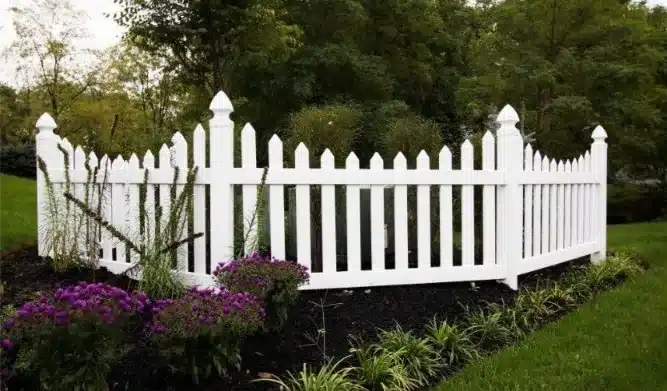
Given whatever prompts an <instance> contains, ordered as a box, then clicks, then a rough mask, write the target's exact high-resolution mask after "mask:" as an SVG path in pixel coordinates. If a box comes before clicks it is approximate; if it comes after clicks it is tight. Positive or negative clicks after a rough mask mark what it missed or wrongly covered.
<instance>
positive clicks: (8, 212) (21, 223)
mask: <svg viewBox="0 0 667 391" xmlns="http://www.w3.org/2000/svg"><path fill="white" fill-rule="evenodd" d="M36 193H37V186H36V184H35V181H33V180H30V179H25V178H18V177H15V176H11V175H5V174H0V200H2V201H1V202H0V252H4V251H7V250H12V249H15V248H18V247H21V246H24V245H29V244H34V243H35V242H36V240H37V213H36V212H35V211H36V210H37V196H36Z"/></svg>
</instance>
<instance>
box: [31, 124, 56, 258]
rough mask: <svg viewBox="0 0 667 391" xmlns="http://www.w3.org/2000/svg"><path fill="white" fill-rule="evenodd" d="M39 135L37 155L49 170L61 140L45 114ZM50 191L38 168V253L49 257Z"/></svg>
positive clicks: (36, 145)
mask: <svg viewBox="0 0 667 391" xmlns="http://www.w3.org/2000/svg"><path fill="white" fill-rule="evenodd" d="M35 127H36V128H37V135H36V136H35V155H36V156H39V157H40V158H42V160H43V161H44V163H46V167H47V168H51V167H52V163H53V162H54V157H56V158H57V157H58V153H60V151H58V142H59V141H60V138H59V137H58V136H56V134H55V133H53V130H54V129H55V128H56V127H58V125H56V121H54V120H53V118H52V117H51V116H50V115H49V114H48V113H44V114H42V116H41V117H39V119H38V120H37V124H36V125H35ZM48 213H49V212H48V190H47V188H46V180H45V179H44V173H42V170H40V169H39V167H37V251H38V253H39V255H40V256H42V257H46V256H48V255H49V247H50V246H49V239H48V238H47V237H46V236H45V235H48V233H49V232H50V231H51V229H50V227H49V216H48Z"/></svg>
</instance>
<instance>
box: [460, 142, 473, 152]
mask: <svg viewBox="0 0 667 391" xmlns="http://www.w3.org/2000/svg"><path fill="white" fill-rule="evenodd" d="M472 150H473V146H472V143H471V142H470V140H468V139H466V141H464V142H463V144H461V153H470V152H472Z"/></svg>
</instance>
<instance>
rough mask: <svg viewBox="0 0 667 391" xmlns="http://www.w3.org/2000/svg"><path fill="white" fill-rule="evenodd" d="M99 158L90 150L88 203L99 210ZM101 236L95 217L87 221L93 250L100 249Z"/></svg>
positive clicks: (87, 230) (88, 242)
mask: <svg viewBox="0 0 667 391" xmlns="http://www.w3.org/2000/svg"><path fill="white" fill-rule="evenodd" d="M99 164H100V163H99V160H98V159H97V155H95V152H90V154H89V155H88V169H89V170H90V182H91V183H90V186H88V205H89V206H90V208H91V209H92V210H93V211H95V212H97V207H98V205H99V202H100V187H99V185H98V184H97V172H98V171H99V168H98V167H99ZM101 239H102V238H101V237H100V226H99V224H97V223H96V222H95V220H93V219H89V220H88V221H87V223H86V242H87V245H88V246H90V248H91V250H92V251H98V250H99V248H98V246H99V241H100V240H101ZM89 255H91V256H96V257H97V256H99V253H97V254H89Z"/></svg>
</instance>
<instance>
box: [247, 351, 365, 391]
mask: <svg viewBox="0 0 667 391" xmlns="http://www.w3.org/2000/svg"><path fill="white" fill-rule="evenodd" d="M344 360H345V358H343V359H341V360H340V361H338V362H336V363H333V362H328V363H326V364H325V365H324V366H322V367H321V368H320V370H319V371H318V372H313V371H312V370H310V369H309V368H308V367H307V366H306V364H303V370H301V372H299V373H298V374H297V375H294V374H292V373H291V372H290V373H288V374H287V379H286V380H282V379H280V378H279V377H277V376H274V375H269V377H267V378H261V379H257V380H254V381H256V382H271V383H274V384H277V385H278V386H280V390H281V391H364V387H362V386H361V385H360V384H359V383H357V382H355V381H354V379H353V377H352V373H353V370H354V368H342V369H339V366H340V364H341V363H342V362H343V361H344Z"/></svg>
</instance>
